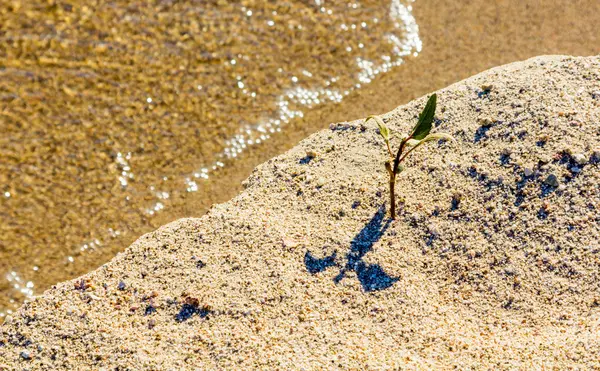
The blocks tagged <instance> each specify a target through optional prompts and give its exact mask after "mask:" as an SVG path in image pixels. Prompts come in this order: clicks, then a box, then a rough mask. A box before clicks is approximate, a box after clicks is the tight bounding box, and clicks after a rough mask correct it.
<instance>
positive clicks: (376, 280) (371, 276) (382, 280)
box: [304, 206, 398, 292]
mask: <svg viewBox="0 0 600 371" xmlns="http://www.w3.org/2000/svg"><path fill="white" fill-rule="evenodd" d="M384 219H385V207H384V206H381V207H380V208H379V210H377V212H376V213H375V215H374V216H373V217H372V218H371V220H370V221H369V223H367V225H365V226H364V228H363V229H362V230H361V231H360V232H358V234H357V235H356V236H355V237H354V239H353V240H352V243H351V244H350V251H349V252H348V254H346V264H344V266H343V267H342V268H341V269H340V273H339V274H338V275H337V276H336V277H335V278H334V282H335V283H339V282H340V281H341V280H342V279H343V278H344V277H345V276H346V273H347V272H349V271H354V272H356V276H357V277H358V280H359V281H360V284H361V285H362V288H363V290H364V291H366V292H372V291H378V290H384V289H387V288H389V287H390V286H392V285H393V284H394V283H395V282H396V281H398V278H395V277H391V276H390V275H388V274H387V273H385V271H384V270H383V268H381V266H379V265H378V264H368V263H365V262H364V261H363V258H364V256H365V255H366V254H367V253H368V252H369V251H371V250H372V249H373V245H374V244H375V242H377V241H378V240H379V239H380V238H381V236H383V234H384V233H385V231H386V230H387V229H388V227H389V226H390V222H391V219H387V220H386V221H385V223H384ZM336 255H337V251H334V252H333V254H331V255H330V256H326V257H324V258H322V259H318V258H315V257H314V256H313V255H312V254H311V253H310V251H306V254H305V255H304V265H305V266H306V269H307V270H308V271H309V272H310V273H312V274H316V273H319V272H322V271H324V270H325V269H327V268H329V267H332V266H339V264H337V263H336V261H335V260H336Z"/></svg>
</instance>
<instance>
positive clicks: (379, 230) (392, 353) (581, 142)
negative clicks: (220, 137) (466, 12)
mask: <svg viewBox="0 0 600 371" xmlns="http://www.w3.org/2000/svg"><path fill="white" fill-rule="evenodd" d="M437 94H438V110H437V112H436V119H435V123H434V128H433V130H432V132H446V133H449V134H451V135H452V136H453V137H454V138H456V142H455V143H451V142H440V143H434V144H429V145H430V146H437V147H438V148H435V150H432V151H428V150H427V149H426V148H421V149H419V150H417V151H415V154H414V155H412V156H410V157H409V158H408V160H407V161H406V163H405V165H406V170H405V171H404V172H402V173H401V174H400V176H399V178H398V180H397V185H396V192H397V198H398V201H399V203H398V218H397V220H395V221H390V220H389V218H388V210H387V209H389V205H388V202H389V201H388V194H387V192H388V189H387V187H388V184H387V181H388V174H387V173H386V171H385V169H384V166H383V161H384V160H385V159H386V158H387V155H386V150H385V147H384V144H383V141H382V139H381V137H380V136H379V134H378V132H377V129H376V128H377V126H376V123H375V122H374V121H369V122H367V123H366V124H365V123H364V121H363V120H360V121H355V122H350V123H338V124H332V125H330V127H329V128H328V129H326V130H323V131H321V132H318V133H316V134H314V135H312V136H311V137H309V138H307V139H306V140H304V141H302V142H301V143H299V144H298V145H297V146H296V147H294V148H293V149H292V150H290V151H289V152H287V153H285V154H283V155H281V156H278V157H276V158H273V159H272V160H270V161H268V162H266V163H264V164H262V165H260V166H258V167H257V168H256V169H255V170H254V172H253V173H252V175H251V176H250V177H249V178H248V180H247V181H246V182H245V190H244V191H243V192H242V193H241V194H240V195H238V196H237V197H235V198H234V199H232V200H231V201H229V202H227V203H224V204H220V205H216V206H214V207H213V208H212V209H211V210H210V211H209V212H208V214H207V215H205V216H203V217H201V218H198V219H181V220H178V221H176V222H173V223H171V224H168V225H166V226H164V227H162V228H160V229H158V230H157V231H155V232H152V233H149V234H146V235H144V236H143V237H141V238H140V239H138V240H137V241H136V242H135V243H134V244H133V245H131V246H130V247H129V248H128V249H126V250H125V251H124V252H123V253H121V254H119V255H118V256H117V257H115V258H114V259H113V260H112V261H111V262H109V263H108V264H106V265H104V266H102V267H101V268H99V269H97V270H96V271H94V272H91V273H89V274H87V275H85V276H83V277H81V278H79V279H76V280H73V281H69V282H64V283H61V284H59V285H57V286H55V287H54V288H52V289H51V290H48V291H46V292H45V293H44V294H43V295H41V296H39V297H37V298H35V299H34V300H32V301H30V302H28V303H26V304H25V305H23V307H21V309H20V310H19V311H18V312H16V313H15V314H14V315H12V316H11V317H10V318H7V319H6V322H5V323H4V324H3V325H2V327H0V370H27V369H30V370H38V369H39V370H63V369H65V370H92V369H93V370H109V369H110V370H115V369H120V370H125V369H127V370H157V369H159V370H183V369H190V370H253V369H264V370H393V369H452V368H458V369H485V370H487V369H542V368H544V369H567V368H574V369H594V368H596V369H600V264H599V263H600V242H599V240H600V213H599V210H600V171H599V166H600V57H588V58H574V57H566V56H549V57H538V58H534V59H530V60H527V61H525V62H519V63H513V64H509V65H506V66H502V67H497V68H494V69H491V70H489V71H486V72H484V73H481V74H479V75H476V76H474V77H472V78H469V79H467V80H464V81H462V82H459V83H456V84H454V85H452V86H450V87H448V88H446V89H442V90H440V91H438V92H437ZM426 99H427V97H426V96H425V97H421V98H420V99H417V100H415V101H413V102H411V103H409V104H407V105H405V106H401V107H399V108H397V109H396V110H394V111H393V112H390V113H388V114H385V115H383V116H382V117H383V119H384V120H385V121H386V123H387V125H388V126H389V127H390V129H391V130H392V131H393V132H394V133H396V134H397V135H399V133H406V132H408V131H409V130H410V128H412V126H413V125H414V124H415V122H416V119H417V115H418V113H419V112H420V111H421V109H422V108H423V105H424V104H425V102H426ZM375 113H377V112H365V113H364V114H365V116H367V115H368V114H375ZM392 141H393V143H395V144H397V143H398V142H397V141H398V138H397V137H396V138H395V139H392Z"/></svg>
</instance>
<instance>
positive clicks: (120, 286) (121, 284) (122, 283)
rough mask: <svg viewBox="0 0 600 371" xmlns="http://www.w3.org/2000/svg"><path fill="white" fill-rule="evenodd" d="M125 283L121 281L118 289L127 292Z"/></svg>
mask: <svg viewBox="0 0 600 371" xmlns="http://www.w3.org/2000/svg"><path fill="white" fill-rule="evenodd" d="M125 287H126V286H125V282H123V281H119V285H118V286H117V288H118V289H119V290H121V291H123V290H125Z"/></svg>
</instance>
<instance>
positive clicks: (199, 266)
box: [196, 259, 206, 269]
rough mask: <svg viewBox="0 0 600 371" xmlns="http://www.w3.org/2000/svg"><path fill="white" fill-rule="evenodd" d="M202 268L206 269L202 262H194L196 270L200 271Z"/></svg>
mask: <svg viewBox="0 0 600 371" xmlns="http://www.w3.org/2000/svg"><path fill="white" fill-rule="evenodd" d="M204 267H206V263H205V262H203V261H202V260H200V259H198V261H197V262H196V268H198V269H202V268H204Z"/></svg>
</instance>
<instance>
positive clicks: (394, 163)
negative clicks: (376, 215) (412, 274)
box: [365, 94, 454, 219]
mask: <svg viewBox="0 0 600 371" xmlns="http://www.w3.org/2000/svg"><path fill="white" fill-rule="evenodd" d="M436 101H437V96H436V95H435V94H433V95H432V96H431V97H429V100H428V101H427V104H426V105H425V108H423V111H422V112H421V114H420V115H419V121H418V122H417V124H416V125H415V127H414V128H413V129H412V131H411V133H410V134H409V135H405V136H403V137H402V141H401V142H400V147H399V148H398V151H397V152H396V155H394V153H393V152H392V147H391V146H390V129H388V127H387V126H385V123H384V122H383V120H382V119H381V117H379V116H369V117H367V119H366V120H365V122H367V121H369V120H371V119H373V120H375V121H376V122H377V126H379V133H380V134H381V136H382V137H383V140H384V141H385V145H386V147H387V151H388V154H389V155H390V157H389V159H388V160H387V161H385V163H384V165H385V169H386V170H387V172H388V174H389V175H390V214H391V217H392V219H396V194H395V187H396V178H397V176H398V174H400V173H401V172H402V171H403V170H404V168H403V167H402V163H403V162H404V160H405V159H406V157H407V156H408V155H409V154H411V153H412V152H413V151H414V150H415V149H417V148H419V147H420V146H421V145H423V144H425V143H427V142H431V141H434V140H454V139H453V138H452V136H450V135H449V134H445V133H433V134H430V133H429V132H430V131H431V125H432V123H433V116H434V114H435V107H436Z"/></svg>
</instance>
